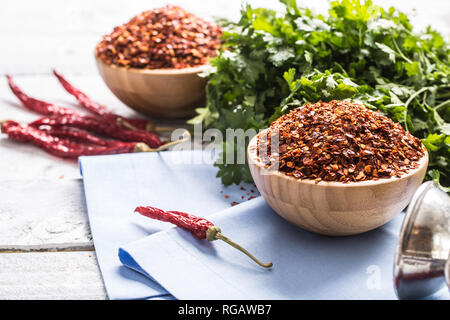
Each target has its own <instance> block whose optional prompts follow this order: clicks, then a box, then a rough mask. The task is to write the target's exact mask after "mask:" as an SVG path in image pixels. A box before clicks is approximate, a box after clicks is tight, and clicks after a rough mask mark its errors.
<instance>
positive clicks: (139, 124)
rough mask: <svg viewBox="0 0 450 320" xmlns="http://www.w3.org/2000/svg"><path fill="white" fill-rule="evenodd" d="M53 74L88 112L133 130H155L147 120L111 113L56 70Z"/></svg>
mask: <svg viewBox="0 0 450 320" xmlns="http://www.w3.org/2000/svg"><path fill="white" fill-rule="evenodd" d="M53 74H54V75H55V76H56V78H57V79H58V80H59V82H60V83H61V85H62V86H63V87H64V89H66V91H67V92H68V93H70V94H71V95H73V96H74V97H75V98H76V99H77V101H78V102H79V103H80V104H81V105H82V106H83V107H84V108H86V109H87V110H89V111H91V112H93V113H94V114H96V115H98V116H100V117H101V118H103V119H105V120H107V121H110V122H113V123H117V124H119V125H121V124H122V123H123V124H125V126H127V127H128V128H131V129H140V130H147V131H150V129H152V128H153V124H152V123H151V122H149V121H147V120H145V119H134V118H127V117H122V116H119V115H117V114H115V113H112V112H110V111H109V110H108V109H107V108H106V106H104V105H101V104H99V103H97V102H95V101H93V100H92V99H91V98H89V97H88V96H87V95H86V94H85V93H83V92H81V91H80V90H79V89H78V88H75V87H74V86H73V85H72V84H71V83H69V82H68V81H67V80H66V79H65V78H64V77H63V76H62V75H61V74H59V73H58V72H57V71H56V70H53Z"/></svg>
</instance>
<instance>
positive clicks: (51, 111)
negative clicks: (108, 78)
mask: <svg viewBox="0 0 450 320" xmlns="http://www.w3.org/2000/svg"><path fill="white" fill-rule="evenodd" d="M6 78H7V79H8V85H9V87H10V88H11V91H12V92H13V93H14V95H15V96H16V97H17V98H18V99H19V100H20V101H21V102H22V104H23V105H24V106H25V108H27V109H29V110H31V111H34V112H36V113H39V114H42V115H68V114H77V112H76V111H74V110H71V109H69V108H64V107H61V106H57V105H55V104H53V103H48V102H45V101H43V100H38V99H35V98H32V97H30V96H29V95H27V94H25V93H24V92H23V91H22V90H21V89H20V88H19V87H18V86H17V85H16V84H15V83H14V82H13V80H12V77H11V76H10V75H6Z"/></svg>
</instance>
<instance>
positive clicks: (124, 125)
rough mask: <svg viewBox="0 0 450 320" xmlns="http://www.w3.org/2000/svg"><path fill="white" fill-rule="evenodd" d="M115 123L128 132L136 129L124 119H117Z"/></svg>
mask: <svg viewBox="0 0 450 320" xmlns="http://www.w3.org/2000/svg"><path fill="white" fill-rule="evenodd" d="M116 122H117V125H118V126H122V127H125V128H127V129H130V130H137V128H136V127H135V126H133V125H132V124H131V123H129V122H128V121H126V120H125V119H124V118H117V120H116Z"/></svg>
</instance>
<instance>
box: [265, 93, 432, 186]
mask: <svg viewBox="0 0 450 320" xmlns="http://www.w3.org/2000/svg"><path fill="white" fill-rule="evenodd" d="M266 133H267V134H266V135H264V136H262V137H259V141H258V154H259V155H261V156H262V159H261V160H262V161H263V162H264V164H265V165H266V166H271V165H273V164H274V163H273V161H279V171H281V172H284V173H285V174H287V175H289V176H293V177H295V178H298V179H312V180H316V182H317V183H318V182H320V181H322V180H324V181H339V182H350V181H363V180H373V179H381V178H389V177H392V176H397V177H399V176H401V175H402V174H404V173H407V172H409V170H411V169H414V168H417V167H418V165H419V164H418V161H419V160H420V159H421V158H422V157H423V155H424V154H425V152H426V150H425V147H424V146H423V144H422V142H421V141H420V140H419V139H418V138H416V137H414V136H412V135H411V134H410V133H409V132H406V131H405V130H404V129H403V127H402V126H401V125H400V124H398V123H394V122H393V121H392V120H391V119H389V118H388V117H386V116H384V115H383V114H381V113H380V112H375V111H372V110H370V109H368V108H367V107H366V106H364V105H362V104H359V103H352V102H350V101H336V100H333V101H330V102H328V103H327V102H321V101H319V102H317V103H314V104H311V103H308V104H306V105H304V106H302V107H299V108H296V109H294V110H292V111H291V112H290V113H289V114H286V115H284V116H282V117H281V118H279V119H278V120H276V121H274V122H273V123H272V124H271V125H270V127H269V129H268V130H267V132H266ZM273 137H278V138H279V150H274V151H275V152H272V150H270V147H271V141H272V138H273ZM272 153H273V154H274V155H278V156H276V157H271V155H272Z"/></svg>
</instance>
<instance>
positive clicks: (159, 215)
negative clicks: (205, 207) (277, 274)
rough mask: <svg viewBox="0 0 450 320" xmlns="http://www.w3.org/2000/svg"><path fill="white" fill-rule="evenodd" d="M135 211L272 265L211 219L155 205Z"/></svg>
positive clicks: (262, 264) (256, 260) (264, 264)
mask: <svg viewBox="0 0 450 320" xmlns="http://www.w3.org/2000/svg"><path fill="white" fill-rule="evenodd" d="M135 212H137V213H139V214H141V215H143V216H145V217H148V218H151V219H155V220H159V221H165V222H170V223H172V224H174V225H176V226H178V227H180V228H183V229H185V230H187V231H189V232H191V233H192V234H193V235H194V236H195V237H196V238H198V239H207V240H208V241H214V240H222V241H224V242H226V243H228V244H229V245H231V246H233V247H234V248H236V249H238V250H240V251H241V252H243V253H245V254H246V255H247V256H249V257H250V258H251V259H252V260H253V261H255V262H256V263H257V264H259V265H260V266H262V267H265V268H270V267H272V265H273V264H272V262H269V263H262V262H261V261H259V260H258V259H256V258H255V257H254V256H253V255H252V254H251V253H249V252H248V251H247V250H245V249H244V248H243V247H241V246H240V245H238V244H237V243H235V242H233V241H232V240H230V239H229V238H227V237H225V236H224V235H223V234H222V233H221V232H222V231H221V230H220V228H219V227H217V226H215V225H214V224H213V223H212V222H211V221H209V220H206V219H204V218H201V217H197V216H194V215H192V214H189V213H185V212H180V211H164V210H161V209H158V208H154V207H137V208H136V209H135Z"/></svg>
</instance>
